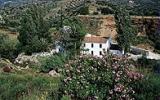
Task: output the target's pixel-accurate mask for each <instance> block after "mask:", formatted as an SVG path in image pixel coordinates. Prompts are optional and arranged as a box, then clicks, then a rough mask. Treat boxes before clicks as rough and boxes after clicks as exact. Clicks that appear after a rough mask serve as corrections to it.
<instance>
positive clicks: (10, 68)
mask: <svg viewBox="0 0 160 100" xmlns="http://www.w3.org/2000/svg"><path fill="white" fill-rule="evenodd" d="M11 70H12V67H9V66H6V67H4V68H3V72H7V73H10V72H11Z"/></svg>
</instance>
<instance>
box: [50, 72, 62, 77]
mask: <svg viewBox="0 0 160 100" xmlns="http://www.w3.org/2000/svg"><path fill="white" fill-rule="evenodd" d="M48 74H49V75H50V76H52V77H59V76H60V74H59V73H57V72H56V71H55V70H51V71H50V72H49V73H48Z"/></svg>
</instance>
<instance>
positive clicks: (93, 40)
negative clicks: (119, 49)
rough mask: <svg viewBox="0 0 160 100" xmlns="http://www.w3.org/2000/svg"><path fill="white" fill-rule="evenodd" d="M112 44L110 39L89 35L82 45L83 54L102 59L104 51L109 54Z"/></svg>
mask: <svg viewBox="0 0 160 100" xmlns="http://www.w3.org/2000/svg"><path fill="white" fill-rule="evenodd" d="M110 44H111V39H110V38H104V37H101V36H96V35H91V34H87V35H86V36H85V38H84V40H83V43H82V46H81V47H82V49H83V50H82V52H81V53H82V54H91V55H93V56H98V57H101V56H102V55H103V53H104V51H106V52H108V50H109V48H110Z"/></svg>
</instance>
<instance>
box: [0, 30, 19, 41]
mask: <svg viewBox="0 0 160 100" xmlns="http://www.w3.org/2000/svg"><path fill="white" fill-rule="evenodd" d="M0 34H7V35H8V36H9V37H10V38H11V39H15V40H16V39H17V36H18V33H16V32H11V31H8V30H6V29H1V28H0Z"/></svg>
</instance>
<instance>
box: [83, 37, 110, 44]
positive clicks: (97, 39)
mask: <svg viewBox="0 0 160 100" xmlns="http://www.w3.org/2000/svg"><path fill="white" fill-rule="evenodd" d="M107 40H108V38H104V37H100V36H90V37H85V38H84V42H85V43H106V42H107Z"/></svg>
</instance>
